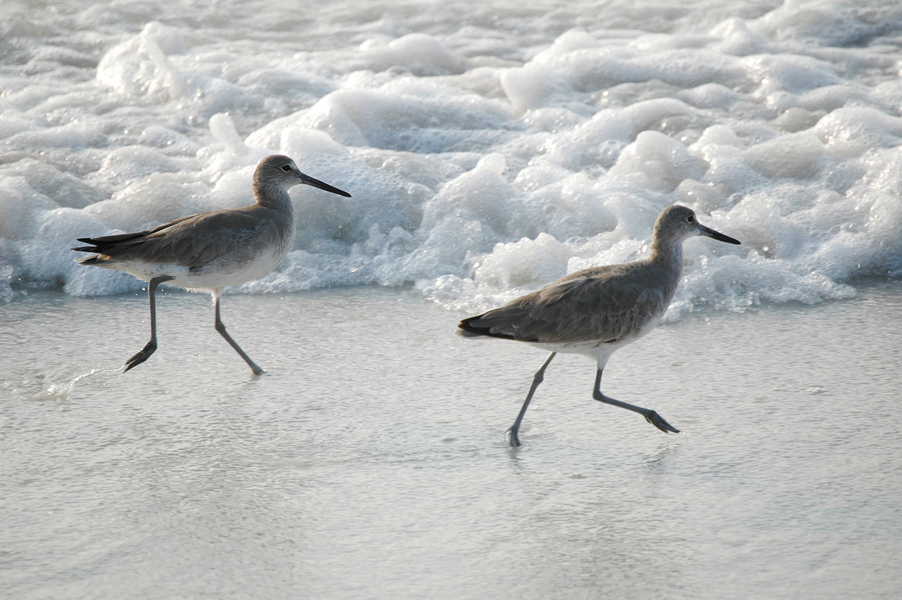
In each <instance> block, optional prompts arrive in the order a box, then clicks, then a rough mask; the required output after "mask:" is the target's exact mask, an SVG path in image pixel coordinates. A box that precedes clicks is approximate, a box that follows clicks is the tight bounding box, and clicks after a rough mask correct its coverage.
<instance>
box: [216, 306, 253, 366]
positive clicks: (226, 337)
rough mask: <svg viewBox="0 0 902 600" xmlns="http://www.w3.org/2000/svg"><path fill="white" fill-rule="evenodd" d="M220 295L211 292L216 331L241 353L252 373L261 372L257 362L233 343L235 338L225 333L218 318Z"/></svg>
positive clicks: (223, 326)
mask: <svg viewBox="0 0 902 600" xmlns="http://www.w3.org/2000/svg"><path fill="white" fill-rule="evenodd" d="M221 296H222V292H221V291H218V292H214V293H213V309H214V312H215V313H216V325H215V326H216V331H218V332H219V334H220V335H221V336H222V337H224V338H225V340H226V341H227V342H228V343H229V345H231V346H232V348H234V349H235V352H237V353H238V354H240V355H241V358H243V359H244V362H246V363H247V365H248V366H249V367H250V368H251V371H253V372H254V375H260V374H261V373H263V369H261V368H260V367H258V366H257V364H256V363H255V362H254V361H252V360H251V357H250V356H248V355H247V354H245V353H244V350H242V349H241V346H239V345H238V344H237V343H235V340H233V339H232V337H231V336H230V335H229V334H228V333H226V328H225V325H223V324H222V321H221V320H220V318H219V299H220V297H221Z"/></svg>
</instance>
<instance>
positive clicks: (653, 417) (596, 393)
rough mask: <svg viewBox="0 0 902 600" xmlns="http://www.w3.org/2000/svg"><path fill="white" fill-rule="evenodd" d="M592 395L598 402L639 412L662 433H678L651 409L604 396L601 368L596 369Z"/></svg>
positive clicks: (677, 430)
mask: <svg viewBox="0 0 902 600" xmlns="http://www.w3.org/2000/svg"><path fill="white" fill-rule="evenodd" d="M592 397H593V398H595V399H596V400H598V401H599V402H604V403H605V404H610V405H611V406H619V407H620V408H625V409H626V410H631V411H633V412H636V413H639V414H640V415H642V416H643V417H645V420H646V421H648V422H649V423H651V424H652V425H654V426H655V427H657V428H658V429H660V430H661V431H663V432H664V433H679V432H680V430H679V429H677V428H676V427H674V426H673V425H671V424H670V423H668V422H667V421H665V420H664V417H662V416H661V415H659V414H658V413H656V412H655V411H653V410H649V409H647V408H642V407H641V406H635V405H633V404H628V403H626V402H621V401H620V400H614V399H613V398H611V397H610V396H605V395H604V394H602V393H601V369H598V373H597V374H596V376H595V389H594V390H593V391H592Z"/></svg>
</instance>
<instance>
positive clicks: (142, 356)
mask: <svg viewBox="0 0 902 600" xmlns="http://www.w3.org/2000/svg"><path fill="white" fill-rule="evenodd" d="M156 350H157V343H156V342H155V341H153V340H151V341H149V342H147V343H146V344H144V347H143V348H141V351H140V352H138V353H137V354H135V355H134V356H132V357H131V358H130V359H128V360H127V361H125V371H122V372H123V373H127V372H128V370H129V369H131V368H133V367H137V366H138V365H140V364H141V363H143V362H144V361H145V360H147V359H148V358H150V355H151V354H153V353H154V352H156Z"/></svg>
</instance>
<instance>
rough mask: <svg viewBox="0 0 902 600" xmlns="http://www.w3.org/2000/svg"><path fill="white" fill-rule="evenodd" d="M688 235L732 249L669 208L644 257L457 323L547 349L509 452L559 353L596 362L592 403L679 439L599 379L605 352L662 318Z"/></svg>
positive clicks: (471, 332)
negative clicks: (604, 391)
mask: <svg viewBox="0 0 902 600" xmlns="http://www.w3.org/2000/svg"><path fill="white" fill-rule="evenodd" d="M695 235H704V236H707V237H710V238H714V239H715V240H719V241H721V242H727V243H728V244H739V241H738V240H735V239H733V238H731V237H729V236H726V235H724V234H722V233H718V232H716V231H714V230H713V229H710V228H708V227H705V226H704V225H702V224H701V223H699V222H698V219H697V218H696V216H695V213H694V212H692V210H690V209H688V208H686V207H684V206H678V205H673V206H669V207H667V208H665V209H664V210H663V211H662V212H661V214H660V215H659V216H658V220H657V221H656V222H655V228H654V233H653V234H652V242H651V256H649V257H648V258H647V259H645V260H640V261H636V262H632V263H627V264H623V265H606V266H601V267H592V268H589V269H584V270H582V271H577V272H576V273H571V274H570V275H567V276H566V277H563V278H561V279H558V280H557V281H555V282H553V283H550V284H548V285H547V286H545V287H544V288H542V289H540V290H539V291H537V292H533V293H531V294H526V295H525V296H521V297H519V298H517V299H516V300H512V301H511V302H508V303H507V304H505V305H504V306H502V307H500V308H496V309H494V310H490V311H488V312H486V313H483V314H481V315H477V316H475V317H470V318H468V319H464V320H463V321H461V322H460V324H459V325H458V327H459V328H460V330H461V331H458V333H460V334H461V335H463V336H465V337H477V336H487V337H493V338H501V339H506V340H516V341H518V342H526V343H528V344H532V345H534V346H537V347H540V348H545V349H549V350H551V351H552V352H551V356H549V357H548V359H547V360H546V361H545V363H544V364H543V365H542V367H541V368H540V369H539V370H538V371H537V372H536V374H535V375H534V376H533V380H532V386H531V387H530V388H529V393H528V394H527V395H526V400H525V401H524V402H523V406H522V408H520V414H519V415H517V420H516V421H514V424H513V425H512V426H511V428H510V429H508V431H509V432H510V445H511V446H519V445H520V439H519V437H518V435H517V434H518V432H519V430H520V423H521V421H523V415H525V414H526V408H527V407H528V406H529V402H530V400H532V397H533V394H535V391H536V388H537V387H539V384H540V383H542V380H543V379H544V375H545V369H547V368H548V365H549V363H551V359H553V358H554V357H555V355H556V354H557V353H558V352H564V353H569V354H584V355H586V356H588V357H590V358H594V359H595V362H596V365H597V368H598V370H597V372H596V374H595V388H594V390H593V391H592V397H593V398H595V399H596V400H598V401H600V402H604V403H605V404H611V405H613V406H619V407H620V408H625V409H627V410H631V411H633V412H637V413H639V414H640V415H642V416H643V417H645V419H646V420H647V421H648V422H649V423H651V424H652V425H654V426H655V427H657V428H658V429H660V430H661V431H663V432H665V433H666V432H673V433H679V430H678V429H677V428H675V427H673V426H672V425H670V423H668V422H667V421H665V420H664V418H663V417H661V416H660V415H659V414H658V413H657V412H655V411H653V410H649V409H647V408H642V407H640V406H634V405H632V404H627V403H626V402H621V401H619V400H615V399H613V398H611V397H608V396H605V395H604V394H602V393H601V374H602V371H604V367H605V365H606V364H607V362H608V359H609V358H610V357H611V354H613V353H614V352H615V351H616V350H619V349H620V348H623V347H624V346H626V345H627V344H630V343H632V342H635V341H636V340H638V339H639V338H641V337H642V336H644V335H646V334H647V333H649V332H650V331H651V330H652V329H654V328H655V326H656V325H657V324H658V321H660V320H661V317H662V316H664V313H665V312H666V311H667V307H668V306H669V305H670V301H671V300H672V299H673V294H674V292H675V291H676V288H677V284H679V282H680V275H681V274H682V271H683V241H684V240H686V239H688V238H690V237H692V236H695Z"/></svg>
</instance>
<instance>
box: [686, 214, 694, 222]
mask: <svg viewBox="0 0 902 600" xmlns="http://www.w3.org/2000/svg"><path fill="white" fill-rule="evenodd" d="M686 222H687V223H695V215H689V216H688V217H686Z"/></svg>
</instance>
